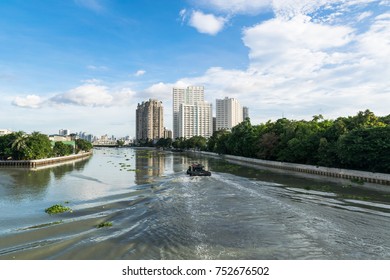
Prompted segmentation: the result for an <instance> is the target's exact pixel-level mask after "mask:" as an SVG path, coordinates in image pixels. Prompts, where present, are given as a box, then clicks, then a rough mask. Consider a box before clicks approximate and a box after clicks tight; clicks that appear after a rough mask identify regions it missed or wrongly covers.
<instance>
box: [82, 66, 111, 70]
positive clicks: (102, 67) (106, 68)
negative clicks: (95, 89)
mask: <svg viewBox="0 0 390 280" xmlns="http://www.w3.org/2000/svg"><path fill="white" fill-rule="evenodd" d="M87 69H89V70H93V71H107V70H108V67H106V66H102V65H100V66H96V65H88V66H87Z"/></svg>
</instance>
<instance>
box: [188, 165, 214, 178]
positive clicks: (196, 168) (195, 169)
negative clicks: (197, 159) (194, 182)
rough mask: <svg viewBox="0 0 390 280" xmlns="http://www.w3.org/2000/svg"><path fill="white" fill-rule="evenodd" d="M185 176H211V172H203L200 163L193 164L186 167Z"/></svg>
mask: <svg viewBox="0 0 390 280" xmlns="http://www.w3.org/2000/svg"><path fill="white" fill-rule="evenodd" d="M187 174H188V175H190V176H211V172H210V171H207V170H204V166H203V165H201V164H200V163H193V164H191V165H190V166H188V169H187Z"/></svg>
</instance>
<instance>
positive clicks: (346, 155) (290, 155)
mask: <svg viewBox="0 0 390 280" xmlns="http://www.w3.org/2000/svg"><path fill="white" fill-rule="evenodd" d="M193 138H194V137H193ZM193 138H190V139H182V138H178V139H176V140H175V141H174V142H173V143H172V146H173V147H174V148H179V149H194V148H197V149H200V150H205V151H210V152H215V153H219V154H231V155H237V156H244V157H251V158H259V159H264V160H274V161H283V162H291V163H301V164H310V165H318V166H326V167H338V168H348V169H356V170H365V171H371V172H383V173H390V115H388V116H385V117H377V116H375V115H374V113H372V112H371V111H369V110H366V111H364V112H362V111H361V112H359V113H358V114H357V115H356V116H353V117H340V118H337V119H336V120H325V119H324V118H323V117H322V116H321V115H318V116H314V117H313V119H312V120H310V121H305V120H300V121H296V120H288V119H286V118H282V119H278V120H277V121H274V122H272V121H268V122H266V123H263V124H259V125H252V124H251V123H250V120H249V119H246V120H244V121H243V122H242V123H240V124H238V125H237V126H235V127H234V128H233V129H232V130H231V131H224V130H222V131H216V132H214V134H213V136H211V137H210V138H209V139H208V140H207V142H206V139H203V140H200V139H199V136H196V139H193ZM196 143H201V144H196Z"/></svg>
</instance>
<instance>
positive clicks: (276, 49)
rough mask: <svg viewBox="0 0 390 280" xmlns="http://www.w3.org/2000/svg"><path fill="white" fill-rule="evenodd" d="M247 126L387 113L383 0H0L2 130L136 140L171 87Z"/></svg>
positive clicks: (167, 113)
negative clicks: (146, 108)
mask: <svg viewBox="0 0 390 280" xmlns="http://www.w3.org/2000/svg"><path fill="white" fill-rule="evenodd" d="M189 85H202V86H204V87H205V99H206V101H208V102H210V103H212V104H213V108H214V114H215V100H216V99H220V98H225V97H230V98H237V99H238V100H239V102H240V103H241V105H242V106H246V107H248V108H249V116H250V119H251V123H252V124H253V125H256V124H260V123H264V122H266V121H268V120H272V121H275V120H277V119H279V118H282V117H286V118H289V119H295V120H301V119H306V120H310V119H312V117H313V116H314V115H319V114H322V115H323V116H324V118H326V119H335V118H337V117H340V116H352V115H356V114H357V113H358V112H359V111H363V110H366V109H369V110H371V111H373V112H374V113H375V114H376V115H377V116H385V115H388V114H390V0H160V1H156V0H128V1H126V0H67V1H62V0H39V1H38V0H31V1H25V0H2V1H0V97H1V102H0V129H9V130H12V131H20V130H21V131H25V132H27V133H30V132H33V131H40V132H42V133H46V134H55V133H58V131H59V130H60V129H69V130H70V131H71V132H81V131H83V132H87V133H91V134H94V135H96V136H101V135H105V134H108V135H110V136H111V135H115V136H116V137H122V136H127V135H128V136H131V137H134V136H135V111H136V108H137V104H138V103H141V102H142V101H147V100H149V99H150V98H153V99H158V100H160V101H162V102H163V106H164V123H165V126H166V127H167V128H168V129H172V88H173V87H186V86H189Z"/></svg>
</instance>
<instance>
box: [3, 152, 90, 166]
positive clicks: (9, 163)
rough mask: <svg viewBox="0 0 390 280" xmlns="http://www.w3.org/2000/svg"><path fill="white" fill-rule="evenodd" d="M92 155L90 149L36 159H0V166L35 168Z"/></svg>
mask: <svg viewBox="0 0 390 280" xmlns="http://www.w3.org/2000/svg"><path fill="white" fill-rule="evenodd" d="M91 155H92V151H90V152H86V153H79V154H76V155H69V156H63V157H53V158H45V159H36V160H0V167H23V168H37V167H40V166H45V165H51V164H58V163H61V162H67V161H72V160H76V159H82V158H87V157H89V156H91Z"/></svg>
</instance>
